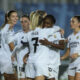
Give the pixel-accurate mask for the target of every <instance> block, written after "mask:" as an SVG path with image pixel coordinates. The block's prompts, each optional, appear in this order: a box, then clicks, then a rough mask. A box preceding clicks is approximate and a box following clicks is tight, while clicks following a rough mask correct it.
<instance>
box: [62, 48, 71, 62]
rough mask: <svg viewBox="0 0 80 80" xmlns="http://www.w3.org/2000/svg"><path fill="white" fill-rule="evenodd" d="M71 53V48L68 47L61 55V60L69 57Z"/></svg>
mask: <svg viewBox="0 0 80 80" xmlns="http://www.w3.org/2000/svg"><path fill="white" fill-rule="evenodd" d="M69 54H70V48H67V51H66V53H65V54H64V55H63V56H62V57H61V60H64V59H66V58H67V57H69Z"/></svg>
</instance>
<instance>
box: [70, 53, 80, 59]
mask: <svg viewBox="0 0 80 80" xmlns="http://www.w3.org/2000/svg"><path fill="white" fill-rule="evenodd" d="M78 56H79V55H78V53H75V54H72V55H71V58H72V59H76V58H77V57H78Z"/></svg>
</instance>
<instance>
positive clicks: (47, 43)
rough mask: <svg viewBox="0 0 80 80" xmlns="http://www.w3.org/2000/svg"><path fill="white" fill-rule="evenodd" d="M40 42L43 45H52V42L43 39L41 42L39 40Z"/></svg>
mask: <svg viewBox="0 0 80 80" xmlns="http://www.w3.org/2000/svg"><path fill="white" fill-rule="evenodd" d="M39 42H40V43H41V44H42V45H46V46H47V45H50V42H49V41H48V40H47V39H43V40H42V39H41V40H39Z"/></svg>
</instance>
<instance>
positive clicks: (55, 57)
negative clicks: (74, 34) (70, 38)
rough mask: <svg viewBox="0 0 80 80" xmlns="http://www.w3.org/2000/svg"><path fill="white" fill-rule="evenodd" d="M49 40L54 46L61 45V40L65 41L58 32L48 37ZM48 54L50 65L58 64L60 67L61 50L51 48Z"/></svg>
mask: <svg viewBox="0 0 80 80" xmlns="http://www.w3.org/2000/svg"><path fill="white" fill-rule="evenodd" d="M48 40H49V41H50V42H52V43H54V44H59V40H64V38H62V37H61V34H60V32H56V33H53V34H52V35H48ZM48 53H49V58H50V64H56V63H57V64H56V65H60V49H56V48H52V49H51V48H49V52H48ZM56 65H55V66H56Z"/></svg>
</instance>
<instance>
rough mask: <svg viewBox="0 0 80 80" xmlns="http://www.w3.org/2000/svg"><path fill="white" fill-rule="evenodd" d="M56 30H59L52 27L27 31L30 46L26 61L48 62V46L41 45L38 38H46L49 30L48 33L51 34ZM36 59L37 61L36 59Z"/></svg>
mask: <svg viewBox="0 0 80 80" xmlns="http://www.w3.org/2000/svg"><path fill="white" fill-rule="evenodd" d="M56 31H59V28H58V29H53V28H44V29H40V28H36V29H35V30H34V31H31V32H29V34H28V35H26V36H27V38H28V42H29V46H30V55H29V59H28V61H29V62H31V63H34V62H38V63H39V62H40V63H46V64H48V62H49V56H48V55H49V54H48V52H49V48H48V47H46V46H44V45H41V44H40V43H39V40H40V39H44V38H47V34H48V32H49V34H52V33H54V32H56ZM36 59H37V61H36Z"/></svg>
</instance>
